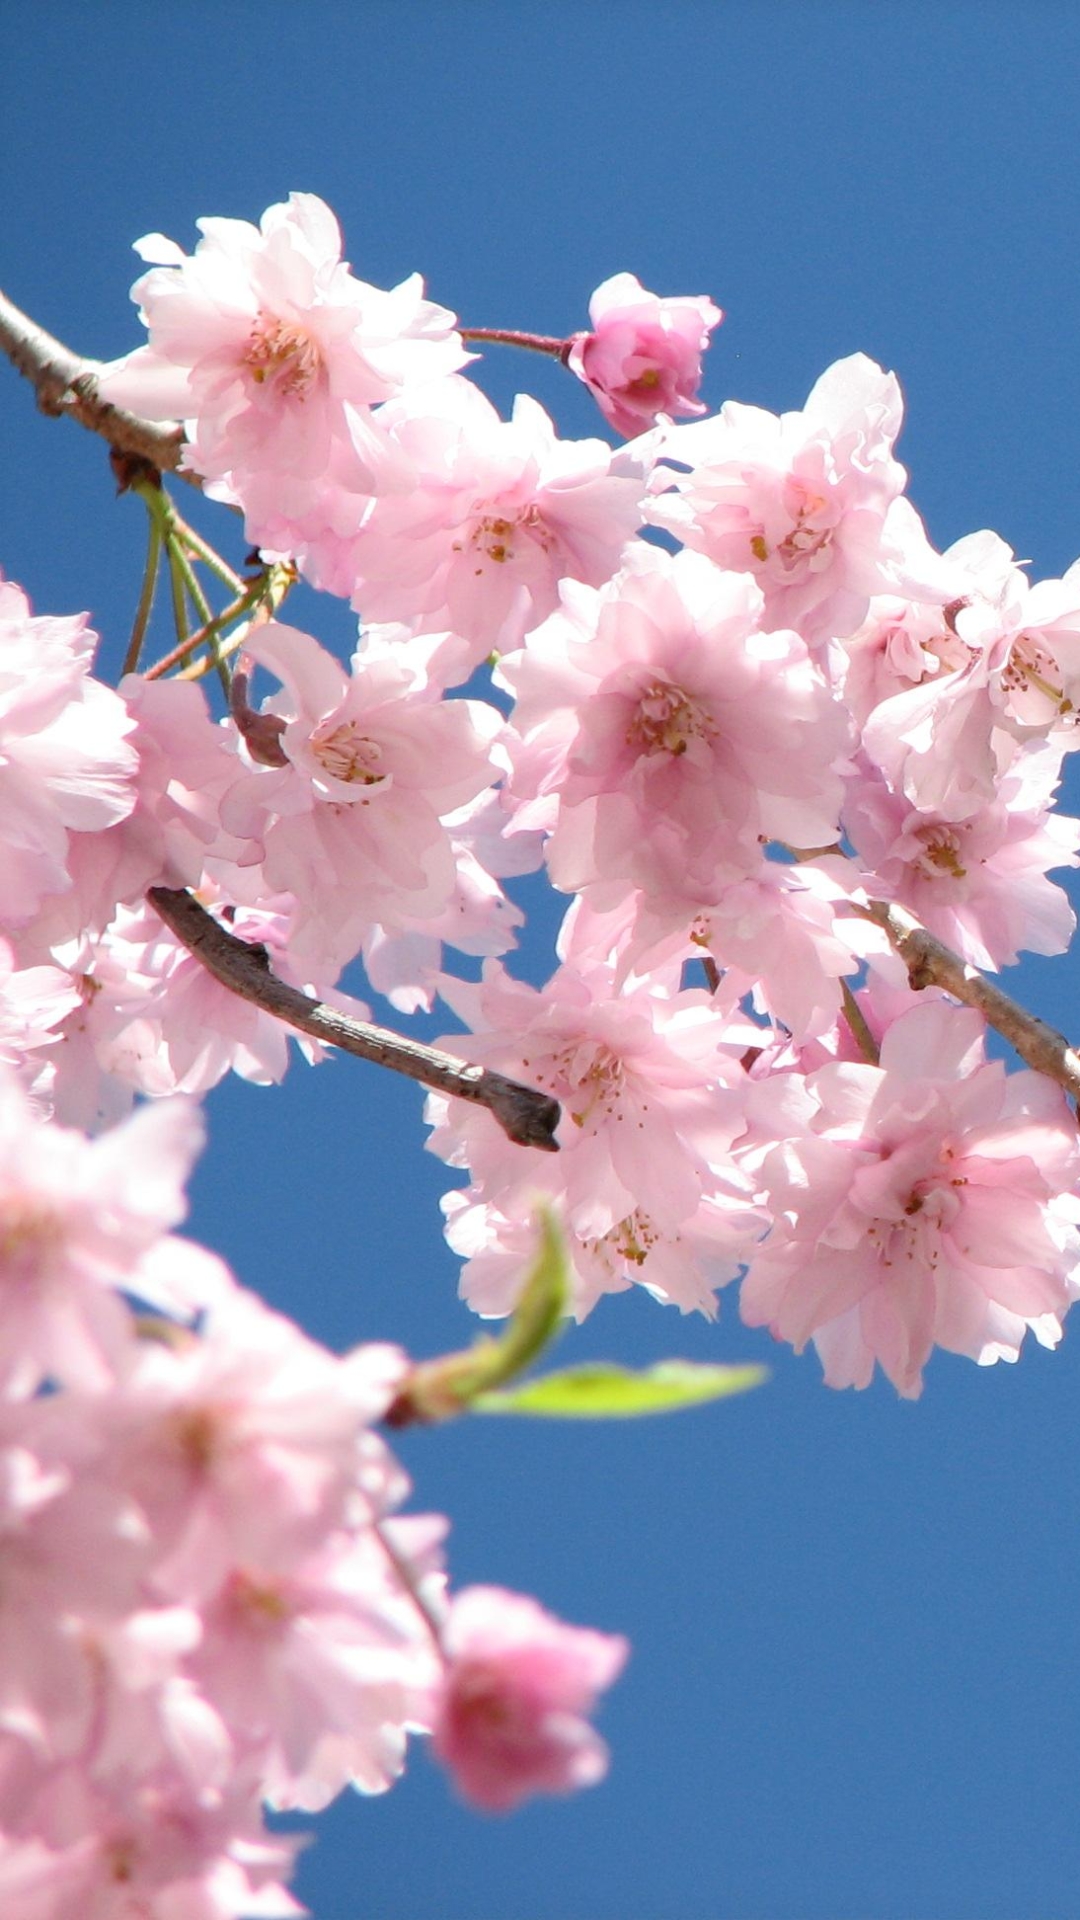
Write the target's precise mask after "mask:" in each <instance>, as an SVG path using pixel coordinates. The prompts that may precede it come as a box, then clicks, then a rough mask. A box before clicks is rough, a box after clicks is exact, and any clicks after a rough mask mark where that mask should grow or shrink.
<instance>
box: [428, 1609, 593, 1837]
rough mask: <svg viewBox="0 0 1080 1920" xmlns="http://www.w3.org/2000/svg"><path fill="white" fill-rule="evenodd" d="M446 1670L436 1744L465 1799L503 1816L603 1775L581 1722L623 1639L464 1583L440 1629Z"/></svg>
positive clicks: (588, 1731)
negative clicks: (524, 1803)
mask: <svg viewBox="0 0 1080 1920" xmlns="http://www.w3.org/2000/svg"><path fill="white" fill-rule="evenodd" d="M444 1645H445V1647H446V1651H447V1653H448V1655H449V1659H450V1664H449V1668H448V1672H447V1676H446V1685H445V1692H444V1695H443V1699H442V1704H441V1708H440V1711H439V1717H438V1719H437V1721H436V1725H435V1730H434V1733H433V1735H432V1742H431V1744H432V1747H433V1749H434V1751H435V1753H436V1754H437V1756H438V1758H439V1759H440V1760H441V1761H442V1762H443V1764H444V1765H445V1766H446V1767H447V1768H448V1769H449V1771H450V1773H451V1774H452V1775H453V1778H454V1780H455V1782H456V1784H457V1786H458V1787H459V1789H460V1791H461V1792H462V1793H463V1794H464V1796H465V1798H466V1799H467V1800H471V1801H472V1802H473V1803H474V1805H476V1806H479V1807H483V1808H484V1809H485V1810H486V1811H487V1812H489V1813H508V1812H509V1811H510V1810H511V1808H513V1807H516V1806H519V1805H520V1804H521V1802H522V1801H523V1800H527V1799H529V1798H530V1797H531V1795H533V1794H535V1793H573V1792H574V1791H575V1790H576V1789H577V1788H578V1787H590V1786H593V1785H595V1783H596V1782H597V1781H598V1780H601V1779H602V1778H603V1776H604V1774H605V1773H606V1772H607V1764H608V1754H607V1748H606V1746H605V1745H604V1742H603V1741H602V1740H601V1738H600V1736H599V1734H598V1733H596V1731H595V1730H594V1729H593V1728H592V1727H590V1726H589V1725H588V1723H587V1721H586V1719H585V1718H584V1716H585V1715H586V1714H588V1713H590V1712H591V1711H592V1709H593V1705H594V1703H595V1700H596V1696H597V1694H598V1693H601V1692H602V1691H603V1690H604V1688H605V1687H609V1686H610V1685H611V1683H612V1681H613V1680H615V1679H616V1678H617V1677H618V1675H619V1673H620V1671H621V1669H622V1667H623V1665H624V1663H625V1661H626V1657H627V1654H628V1653H629V1650H630V1649H629V1645H628V1643H627V1641H626V1640H624V1639H623V1638H622V1636H621V1635H617V1634H607V1633H597V1632H595V1631H593V1630H592V1629H590V1628H585V1627H568V1626H566V1625H565V1624H564V1623H563V1622H562V1621H561V1620H556V1619H555V1618H554V1617H553V1616H552V1615H551V1614H550V1613H546V1612H545V1611H544V1609H543V1608H542V1607H541V1606H539V1605H538V1604H537V1602H536V1601H535V1600H530V1599H527V1598H526V1597H525V1596H524V1595H523V1594H518V1593H507V1592H506V1591H505V1590H504V1589H503V1588H501V1587H466V1588H465V1589H464V1591H463V1592H461V1593H459V1594H458V1595H457V1597H456V1599H455V1600H454V1602H453V1604H452V1606H451V1609H450V1617H449V1620H448V1622H447V1625H446V1628H445V1632H444Z"/></svg>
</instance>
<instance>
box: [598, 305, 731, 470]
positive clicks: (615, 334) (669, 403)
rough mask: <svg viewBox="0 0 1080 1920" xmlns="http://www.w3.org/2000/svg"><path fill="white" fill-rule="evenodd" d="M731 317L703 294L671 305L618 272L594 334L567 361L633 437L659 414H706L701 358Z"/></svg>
mask: <svg viewBox="0 0 1080 1920" xmlns="http://www.w3.org/2000/svg"><path fill="white" fill-rule="evenodd" d="M723 317H724V316H723V314H722V313H721V311H720V308H719V307H717V306H714V305H713V302H712V301H711V300H707V299H706V298H705V297H704V295H702V294H697V295H691V294H680V295H678V296H676V297H675V298H673V299H667V300H663V299H661V298H660V296H659V295H658V294H655V293H649V292H647V291H646V289H645V288H644V287H643V286H642V284H641V282H640V280H638V279H636V278H635V276H634V275H633V274H632V273H617V274H615V275H614V276H613V277H612V279H610V280H605V281H604V283H603V285H602V286H600V287H597V289H596V292H595V293H594V294H593V297H592V299H591V300H590V302H589V318H590V320H591V321H592V323H593V329H594V331H593V332H592V333H581V334H578V335H577V336H576V337H575V339H574V341H573V344H572V346H571V348H570V351H569V353H568V354H567V356H566V364H567V366H568V367H569V368H570V369H571V371H572V372H573V373H576V374H577V376H578V379H579V380H584V382H585V385H586V386H587V387H588V388H589V390H590V392H591V393H592V394H593V396H594V398H595V400H596V403H597V405H598V406H599V408H600V411H601V413H602V414H603V415H604V417H605V419H607V420H610V422H611V424H612V426H613V427H614V428H615V429H616V431H617V432H619V433H623V434H626V435H627V437H628V438H629V437H630V436H632V435H634V434H638V433H641V432H643V431H644V429H645V428H646V427H650V426H651V425H652V423H653V421H654V420H655V418H656V416H657V414H658V413H668V414H697V413H704V412H705V408H704V406H702V404H701V402H700V401H699V400H698V398H697V390H698V387H699V385H700V384H701V356H702V354H703V352H704V351H705V348H706V347H707V346H708V344H709V335H710V333H711V332H712V330H713V328H714V327H718V326H719V325H720V322H721V320H722V319H723Z"/></svg>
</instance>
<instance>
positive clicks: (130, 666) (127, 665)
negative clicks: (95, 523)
mask: <svg viewBox="0 0 1080 1920" xmlns="http://www.w3.org/2000/svg"><path fill="white" fill-rule="evenodd" d="M160 564H161V523H160V521H159V520H158V519H157V517H156V515H153V514H152V515H151V517H150V522H149V533H148V538H147V542H146V566H145V568H144V569H143V579H142V588H141V590H140V593H139V604H138V606H137V607H136V609H135V618H134V620H133V621H132V624H131V639H130V640H129V641H128V646H127V652H126V653H125V655H124V664H123V666H122V668H121V670H120V671H121V677H123V675H124V674H125V673H135V672H137V671H138V666H139V656H140V654H141V653H142V649H143V641H144V640H145V639H146V629H147V627H148V626H149V624H150V614H151V612H152V610H153V605H154V592H155V589H156V587H157V576H158V567H159V565H160Z"/></svg>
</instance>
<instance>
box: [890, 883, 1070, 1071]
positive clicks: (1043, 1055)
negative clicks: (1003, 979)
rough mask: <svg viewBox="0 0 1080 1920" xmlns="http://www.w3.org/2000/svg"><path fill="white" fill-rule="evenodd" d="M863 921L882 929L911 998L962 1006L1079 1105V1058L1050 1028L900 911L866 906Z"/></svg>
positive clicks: (906, 913)
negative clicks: (946, 996) (928, 990)
mask: <svg viewBox="0 0 1080 1920" xmlns="http://www.w3.org/2000/svg"><path fill="white" fill-rule="evenodd" d="M864 913H865V917H866V918H867V919H869V920H874V921H876V922H877V924H878V926H879V927H883V928H884V929H885V932H886V933H887V934H888V936H889V939H890V940H891V941H892V944H893V946H894V947H895V949H896V951H897V953H898V954H899V955H900V958H901V960H902V961H903V962H904V964H905V966H906V967H907V970H908V980H909V982H910V984H911V986H912V987H913V988H914V989H915V991H916V992H919V991H920V990H921V989H922V988H923V987H944V989H945V991H946V993H951V994H952V996H953V998H954V999H956V1000H962V1001H963V1003H964V1005H965V1006H968V1007H975V1008H977V1010H978V1012H979V1013H981V1014H982V1016H983V1019H984V1020H986V1021H987V1022H988V1023H989V1025H990V1026H992V1027H994V1028H995V1029H996V1030H997V1032H998V1033H1000V1034H1001V1036H1002V1038H1003V1039H1005V1040H1007V1041H1008V1042H1009V1045H1010V1046H1011V1047H1014V1048H1015V1049H1016V1052H1017V1053H1018V1054H1019V1055H1020V1058H1021V1060H1024V1061H1026V1062H1027V1065H1028V1066H1029V1067H1034V1069H1035V1071H1036V1073H1045V1074H1046V1075H1047V1076H1048V1078H1049V1079H1051V1080H1056V1081H1057V1083H1058V1085H1059V1086H1061V1087H1064V1089H1065V1091H1066V1093H1071V1094H1072V1096H1073V1099H1074V1100H1080V1055H1077V1054H1076V1053H1074V1052H1073V1049H1072V1048H1071V1047H1070V1045H1069V1043H1068V1041H1067V1040H1066V1039H1065V1038H1064V1036H1063V1035H1062V1034H1060V1033H1057V1032H1055V1030H1054V1028H1053V1027H1050V1026H1047V1024H1046V1021H1045V1020H1040V1019H1039V1017H1038V1015H1037V1014H1034V1013H1028V1011H1027V1009H1026V1008H1025V1007H1021V1006H1020V1005H1018V1003H1017V1002H1016V1001H1015V1000H1011V999H1010V998H1009V995H1008V994H1007V993H1003V992H1002V991H1001V988H1000V987H996V986H995V985H994V983H993V981H992V980H988V979H987V978H986V975H985V974H982V973H980V972H979V969H978V967H972V966H969V965H968V963H967V961H966V960H962V959H961V958H960V955H959V954H958V953H954V952H953V950H952V948H951V947H947V946H946V945H945V943H944V941H943V940H938V939H937V938H936V937H935V935H934V934H932V933H928V932H927V930H926V928H925V927H924V926H921V925H920V924H919V922H918V920H916V919H915V917H914V915H913V914H911V913H909V912H908V910H907V908H906V907H900V906H896V905H889V904H888V903H887V902H885V901H884V900H871V902H870V904H869V906H868V907H867V908H865V909H864Z"/></svg>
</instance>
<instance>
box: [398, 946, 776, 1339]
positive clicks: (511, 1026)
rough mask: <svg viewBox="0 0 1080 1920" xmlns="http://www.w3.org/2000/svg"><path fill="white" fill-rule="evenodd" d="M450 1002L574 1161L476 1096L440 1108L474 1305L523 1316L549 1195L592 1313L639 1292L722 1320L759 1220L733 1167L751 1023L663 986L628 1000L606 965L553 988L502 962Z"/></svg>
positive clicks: (439, 1125)
mask: <svg viewBox="0 0 1080 1920" xmlns="http://www.w3.org/2000/svg"><path fill="white" fill-rule="evenodd" d="M442 993H443V997H444V998H445V999H447V1000H448V1001H449V1002H450V1004H451V1005H452V1006H454V1007H455V1009H456V1011H458V1012H459V1013H461V1014H462V1015H463V1016H464V1017H466V1018H468V1019H469V1020H470V1023H471V1025H472V1027H473V1033H472V1034H471V1035H470V1038H469V1043H468V1048H469V1057H470V1058H471V1059H474V1060H477V1061H480V1062H482V1063H483V1064H485V1065H491V1066H495V1067H497V1068H499V1069H500V1070H501V1071H503V1072H509V1073H511V1074H514V1075H516V1076H517V1077H518V1078H520V1079H524V1080H526V1081H528V1083H529V1084H530V1085H533V1086H537V1087H541V1088H543V1089H544V1091H546V1092H549V1093H552V1094H554V1095H555V1097H556V1099H558V1100H559V1101H560V1102H561V1103H562V1107H563V1122H562V1125H561V1127H560V1130H559V1140H560V1149H561V1150H560V1152H559V1153H558V1154H557V1155H550V1154H542V1153H541V1152H540V1151H539V1150H538V1149H535V1148H526V1149H522V1148H520V1147H514V1146H512V1145H510V1144H509V1143H508V1141H507V1140H506V1137H505V1135H504V1134H503V1133H502V1131H501V1129H500V1128H499V1127H498V1126H497V1125H496V1123H495V1122H494V1121H493V1120H492V1118H491V1115H490V1114H488V1113H486V1112H484V1111H483V1110H478V1109H477V1108H475V1107H471V1106H468V1105H467V1104H466V1103H465V1102H464V1101H457V1100H450V1101H447V1100H445V1099H444V1098H443V1097H442V1096H441V1095H434V1094H433V1095H431V1096H430V1098H429V1101H428V1118H429V1119H430V1120H431V1121H433V1122H434V1125H435V1133H434V1134H433V1136H432V1139H431V1141H430V1142H429V1145H430V1146H431V1149H432V1151H433V1152H435V1153H438V1154H439V1155H440V1156H441V1157H442V1158H443V1159H445V1160H447V1161H448V1162H449V1163H450V1165H452V1166H464V1165H467V1166H468V1167H469V1168H470V1169H471V1171H472V1175H473V1185H472V1186H471V1187H469V1188H467V1189H466V1190H465V1191H464V1192H463V1193H457V1194H452V1195H449V1196H448V1198H447V1202H446V1212H447V1215H448V1218H449V1221H450V1225H449V1227H448V1237H449V1238H450V1241H451V1244H452V1245H453V1246H454V1247H455V1249H456V1251H458V1252H460V1253H464V1254H466V1255H467V1256H468V1257H469V1259H470V1265H469V1267H468V1268H467V1269H466V1272H465V1273H464V1275H463V1276H462V1291H463V1293H464V1294H465V1296H466V1297H467V1298H468V1299H469V1301H470V1304H472V1305H473V1306H475V1307H476V1308H477V1310H478V1311H479V1312H481V1313H486V1314H500V1313H506V1312H509V1310H510V1308H511V1307H512V1305H513V1302H514V1298H515V1296H516V1293H517V1291H519V1290H520V1286H521V1281H522V1279H523V1277H524V1274H525V1272H526V1270H527V1265H528V1255H527V1251H523V1249H525V1248H526V1243H527V1240H528V1236H529V1227H530V1223H531V1220H532V1214H533V1210H534V1206H535V1200H536V1196H537V1194H538V1193H544V1194H546V1195H548V1196H549V1197H550V1198H551V1199H552V1200H554V1201H555V1202H556V1203H557V1204H558V1205H559V1209H560V1214H561V1217H562V1219H563V1223H564V1226H565V1229H566V1232H567V1236H568V1242H569V1254H570V1260H571V1264H572V1269H573V1277H574V1299H573V1311H574V1313H575V1314H576V1315H577V1317H578V1318H583V1317H584V1316H585V1314H586V1313H588V1312H589V1311H590V1309H591V1308H592V1307H593V1306H594V1305H595V1303H596V1300H597V1299H598V1298H599V1296H600V1294H601V1293H605V1292H615V1291H621V1290H622V1289H623V1288H625V1287H627V1286H629V1285H631V1284H634V1283H637V1284H640V1285H641V1286H644V1287H646V1288H647V1289H648V1290H649V1291H650V1292H652V1293H653V1294H654V1295H655V1296H656V1297H657V1298H659V1299H662V1300H669V1301H672V1302H674V1303H675V1304H676V1305H678V1306H679V1307H680V1308H681V1309H682V1311H683V1312H690V1311H695V1310H696V1311H700V1312H703V1313H706V1314H709V1315H712V1314H713V1313H715V1311H716V1306H715V1299H714V1292H715V1289H716V1287H717V1286H719V1285H721V1284H723V1283H724V1282H725V1281H727V1280H730V1279H732V1278H733V1276H734V1274H735V1273H736V1272H737V1270H738V1267H739V1264H740V1261H741V1260H742V1258H743V1257H744V1255H745V1253H746V1250H747V1248H748V1246H749V1245H750V1244H751V1243H752V1241H753V1240H754V1239H755V1238H756V1236H757V1234H758V1232H759V1231H760V1225H761V1222H760V1216H759V1215H758V1214H757V1213H756V1212H755V1210H754V1208H753V1206H752V1204H751V1200H750V1191H749V1188H748V1186H747V1184H746V1183H745V1182H742V1181H740V1178H739V1176H738V1175H737V1174H736V1172H735V1170H734V1168H733V1167H732V1164H731V1158H730V1148H731V1145H732V1142H733V1141H734V1140H735V1139H737V1137H738V1136H739V1134H740V1133H741V1132H742V1130H743V1126H744V1120H743V1115H742V1110H741V1095H740V1087H741V1082H742V1069H741V1067H740V1066H739V1054H740V1053H741V1051H742V1049H743V1047H744V1046H745V1044H746V1035H747V1031H748V1023H746V1022H745V1021H741V1020H740V1021H738V1022H736V1023H734V1024H733V1023H732V1022H731V1020H730V1018H729V1016H728V1015H727V1014H726V1013H719V1012H717V1011H715V1010H714V1009H713V1008H712V1007H711V1006H710V1004H709V1001H708V996H707V995H705V994H704V993H700V992H694V991H689V992H686V993H678V994H668V993H666V992H665V991H664V990H663V988H662V987H658V986H657V983H656V982H655V981H653V982H648V983H639V984H637V985H628V986H627V987H625V988H624V989H623V990H622V991H621V992H620V991H619V990H618V989H617V987H616V983H615V980H614V977H613V974H612V972H611V970H610V969H608V968H605V967H601V966H593V967H591V968H589V969H588V970H578V969H577V968H574V967H569V966H564V967H562V968H560V969H559V971H558V973H556V974H555V975H554V976H553V977H552V979H551V980H550V981H549V982H548V984H547V986H546V987H545V988H544V989H543V991H542V992H539V993H538V992H537V991H536V989H535V988H532V987H527V986H524V985H523V984H521V983H520V982H518V981H514V980H511V979H510V978H509V977H508V976H507V975H506V974H505V973H504V972H503V970H502V968H501V967H500V966H499V964H498V962H495V961H492V962H489V963H488V965H487V966H486V967H485V971H484V983H483V985H482V987H480V988H476V987H470V986H467V985H466V984H465V983H464V982H461V981H449V980H444V982H443V986H442ZM442 1044H443V1045H447V1046H452V1045H454V1044H457V1045H460V1041H458V1042H456V1043H455V1042H454V1040H453V1039H450V1038H447V1039H446V1040H444V1041H443V1042H442ZM489 1250H490V1255H491V1258H489V1257H488V1251H489ZM474 1255H475V1256H476V1259H475V1264H474V1262H473V1258H472V1256H474Z"/></svg>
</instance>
